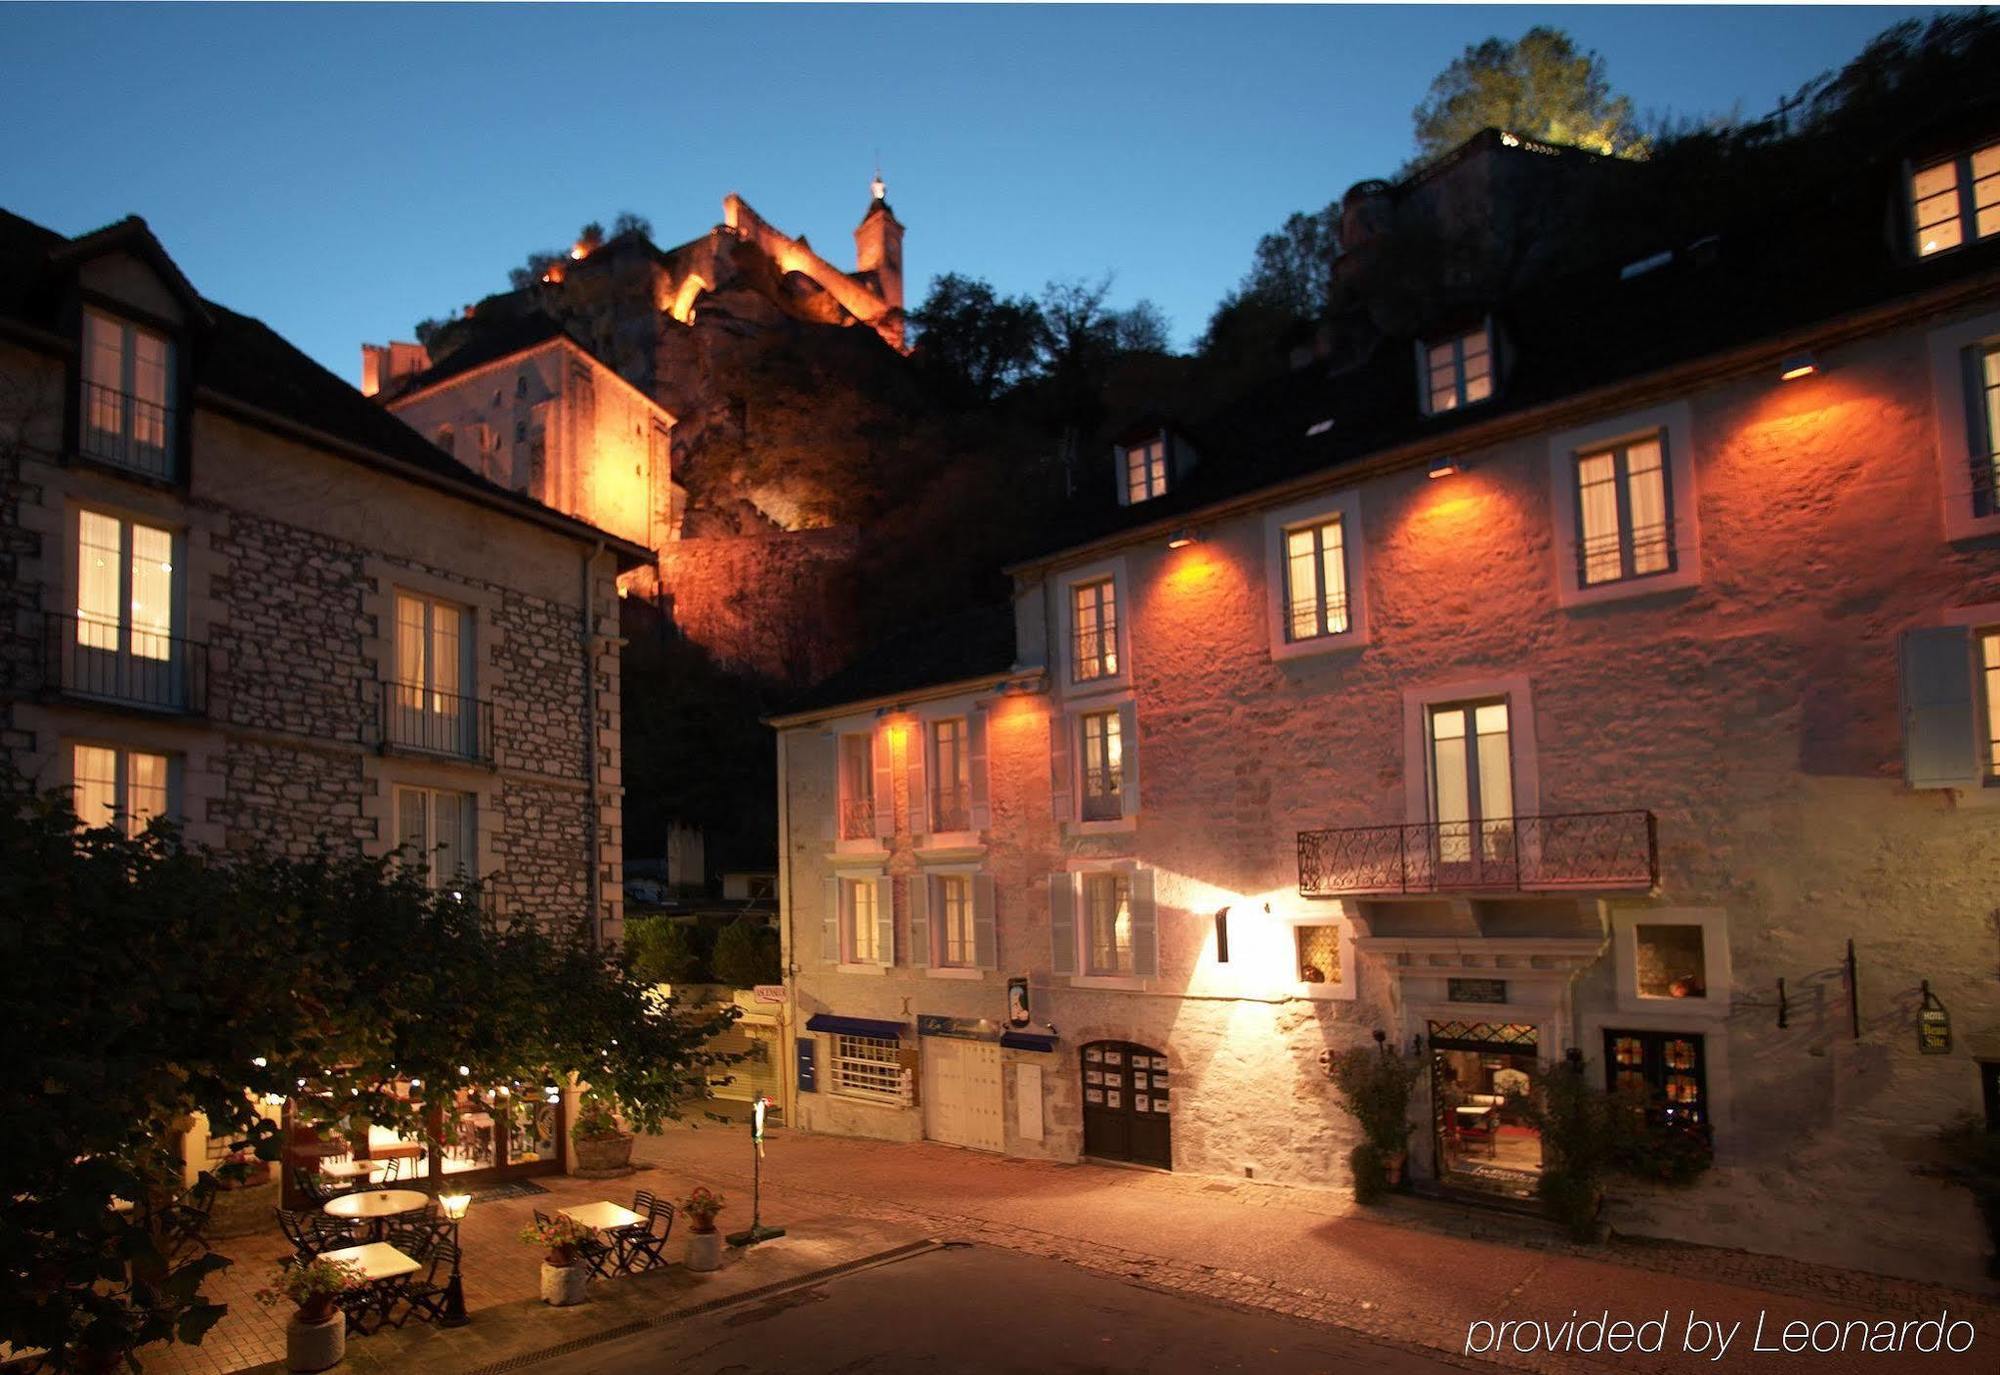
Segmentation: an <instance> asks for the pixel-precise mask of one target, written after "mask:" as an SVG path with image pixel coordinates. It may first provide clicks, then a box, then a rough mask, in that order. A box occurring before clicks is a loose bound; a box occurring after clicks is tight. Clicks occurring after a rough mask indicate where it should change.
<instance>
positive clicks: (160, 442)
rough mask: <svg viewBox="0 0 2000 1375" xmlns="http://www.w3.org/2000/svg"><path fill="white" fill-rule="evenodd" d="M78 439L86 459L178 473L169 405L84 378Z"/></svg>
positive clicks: (163, 475)
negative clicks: (175, 466) (176, 471)
mask: <svg viewBox="0 0 2000 1375" xmlns="http://www.w3.org/2000/svg"><path fill="white" fill-rule="evenodd" d="M77 438H78V443H77V448H78V450H79V451H80V452H81V453H82V454H83V456H84V457H85V458H89V459H94V460H96V461H97V462H99V463H108V464H110V465H112V466H113V467H115V468H124V469H127V470H128V471H130V472H135V473H140V474H142V475H144V476H146V477H153V478H159V479H161V480H162V481H166V480H169V479H171V478H172V477H173V476H174V409H173V407H171V406H165V405H162V404H160V403H159V402H157V401H147V400H144V399H143V398H141V397H137V396H134V395H132V394H131V393H130V392H122V391H117V390H115V389H113V388H111V387H106V386H102V385H100V384H98V383H96V382H85V383H84V384H83V415H82V423H81V424H80V425H79V426H78V427H77Z"/></svg>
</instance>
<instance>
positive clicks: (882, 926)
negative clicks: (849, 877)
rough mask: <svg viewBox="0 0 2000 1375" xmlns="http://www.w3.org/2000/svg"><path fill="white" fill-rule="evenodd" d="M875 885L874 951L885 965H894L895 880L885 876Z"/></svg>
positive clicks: (875, 881) (876, 881) (877, 880)
mask: <svg viewBox="0 0 2000 1375" xmlns="http://www.w3.org/2000/svg"><path fill="white" fill-rule="evenodd" d="M874 883H875V949H876V952H877V953H878V955H879V956H880V957H881V962H882V963H883V964H885V965H893V964H895V963H896V880H894V879H892V878H890V877H889V876H888V875H887V874H884V875H882V877H880V878H878V879H876V880H874Z"/></svg>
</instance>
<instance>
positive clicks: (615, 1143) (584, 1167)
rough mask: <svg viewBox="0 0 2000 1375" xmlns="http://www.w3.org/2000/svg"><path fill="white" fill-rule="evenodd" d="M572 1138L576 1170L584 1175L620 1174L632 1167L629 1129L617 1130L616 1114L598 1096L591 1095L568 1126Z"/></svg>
mask: <svg viewBox="0 0 2000 1375" xmlns="http://www.w3.org/2000/svg"><path fill="white" fill-rule="evenodd" d="M570 1137H571V1139H572V1140H574V1141H575V1142H576V1172H577V1173H578V1174H580V1175H583V1176H585V1177H586V1178H599V1177H603V1176H606V1175H616V1174H624V1173H626V1172H627V1171H629V1170H630V1169H631V1168H632V1133H630V1132H628V1131H621V1130H620V1129H619V1126H618V1114H617V1112H616V1111H615V1110H614V1109H613V1108H612V1106H611V1104H610V1103H608V1102H606V1101H605V1100H604V1099H602V1098H592V1099H591V1100H590V1101H588V1102H587V1103H585V1104H584V1105H583V1109H582V1111H580V1112H578V1113H577V1115H576V1125H575V1126H574V1127H572V1128H571V1129H570Z"/></svg>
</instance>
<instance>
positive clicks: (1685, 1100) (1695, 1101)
mask: <svg viewBox="0 0 2000 1375" xmlns="http://www.w3.org/2000/svg"><path fill="white" fill-rule="evenodd" d="M1604 1062H1605V1073H1606V1076H1607V1079H1608V1080H1609V1084H1610V1088H1611V1090H1612V1091H1613V1092H1614V1093H1617V1092H1624V1093H1630V1094H1632V1095H1634V1096H1635V1097H1638V1098H1640V1099H1641V1100H1643V1102H1644V1103H1645V1106H1646V1115H1647V1116H1648V1117H1649V1118H1651V1119H1652V1120H1653V1121H1655V1122H1660V1123H1669V1122H1672V1123H1688V1124H1691V1125H1696V1126H1699V1125H1702V1124H1704V1123H1706V1122H1707V1121H1708V1067H1707V1056H1706V1054H1705V1053H1704V1050H1703V1047H1702V1038H1701V1037H1699V1036H1688V1035H1683V1034H1681V1033H1679V1032H1672V1031H1606V1032H1605V1033H1604Z"/></svg>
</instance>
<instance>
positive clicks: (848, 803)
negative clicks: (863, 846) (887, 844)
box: [840, 797, 875, 840]
mask: <svg viewBox="0 0 2000 1375" xmlns="http://www.w3.org/2000/svg"><path fill="white" fill-rule="evenodd" d="M840 838H841V839H842V840H873V839H874V838H875V799H874V798H872V797H850V798H848V799H846V800H845V801H844V802H842V803H841V804H840Z"/></svg>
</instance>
